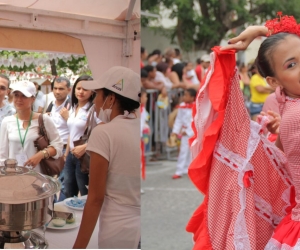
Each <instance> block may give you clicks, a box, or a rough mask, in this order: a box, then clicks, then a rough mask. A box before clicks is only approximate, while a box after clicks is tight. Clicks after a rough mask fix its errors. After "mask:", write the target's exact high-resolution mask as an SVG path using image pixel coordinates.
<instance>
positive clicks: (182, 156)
mask: <svg viewBox="0 0 300 250" xmlns="http://www.w3.org/2000/svg"><path fill="white" fill-rule="evenodd" d="M190 163H191V151H190V146H189V137H188V136H187V135H184V136H182V137H181V143H180V152H179V155H178V159H177V169H176V173H175V174H176V175H180V176H181V175H183V174H187V172H188V167H189V165H190Z"/></svg>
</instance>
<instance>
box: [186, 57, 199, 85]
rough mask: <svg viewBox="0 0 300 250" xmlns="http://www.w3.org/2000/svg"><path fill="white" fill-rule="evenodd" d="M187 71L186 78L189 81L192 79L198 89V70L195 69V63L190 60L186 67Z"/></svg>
mask: <svg viewBox="0 0 300 250" xmlns="http://www.w3.org/2000/svg"><path fill="white" fill-rule="evenodd" d="M185 71H186V78H187V80H188V81H190V82H191V83H192V84H193V85H196V86H194V87H196V88H197V89H198V87H199V84H200V82H199V80H198V77H197V75H196V72H195V70H194V65H193V63H192V62H188V63H187V65H186V67H185Z"/></svg>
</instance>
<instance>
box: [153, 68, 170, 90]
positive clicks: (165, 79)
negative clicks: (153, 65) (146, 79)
mask: <svg viewBox="0 0 300 250" xmlns="http://www.w3.org/2000/svg"><path fill="white" fill-rule="evenodd" d="M154 81H155V82H162V83H163V84H164V86H165V87H166V89H167V90H170V89H172V86H173V83H172V82H171V80H170V79H169V78H168V77H166V76H165V75H164V74H163V73H162V72H160V71H156V75H155V78H154Z"/></svg>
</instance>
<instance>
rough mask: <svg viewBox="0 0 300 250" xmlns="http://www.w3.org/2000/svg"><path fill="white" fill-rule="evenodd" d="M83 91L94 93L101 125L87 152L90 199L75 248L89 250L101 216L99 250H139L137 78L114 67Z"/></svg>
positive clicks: (132, 72)
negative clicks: (88, 247)
mask: <svg viewBox="0 0 300 250" xmlns="http://www.w3.org/2000/svg"><path fill="white" fill-rule="evenodd" d="M82 86H83V87H84V88H86V89H92V90H95V91H96V97H95V100H94V103H95V112H96V113H97V115H98V117H99V118H100V119H101V120H102V121H103V122H105V124H100V125H98V126H96V127H95V128H94V129H93V131H92V133H91V136H90V139H89V141H88V146H87V148H86V150H87V152H89V154H90V156H91V159H90V184H89V195H88V196H87V201H86V204H85V208H84V211H83V216H82V221H81V225H80V229H79V232H78V235H77V239H76V241H75V244H74V246H73V248H79V249H84V248H86V247H87V245H88V242H89V240H90V237H91V235H92V233H93V230H94V228H95V225H96V222H97V219H98V217H99V236H98V246H99V248H101V249H137V248H139V247H138V246H139V240H140V236H141V194H140V164H141V158H140V119H139V118H137V115H136V114H135V112H136V109H138V108H139V106H140V103H139V101H140V92H141V87H140V76H139V74H137V73H135V72H134V71H132V70H131V69H128V68H125V67H121V66H115V67H112V68H110V69H109V70H108V71H106V72H105V73H103V75H102V76H101V77H100V78H99V79H97V80H95V81H92V82H90V81H88V82H84V83H82ZM100 211H101V212H100ZM99 214H100V216H99Z"/></svg>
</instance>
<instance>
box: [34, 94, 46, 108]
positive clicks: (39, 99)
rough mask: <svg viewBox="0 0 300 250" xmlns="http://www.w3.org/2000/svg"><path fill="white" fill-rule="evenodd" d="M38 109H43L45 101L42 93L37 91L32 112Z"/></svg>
mask: <svg viewBox="0 0 300 250" xmlns="http://www.w3.org/2000/svg"><path fill="white" fill-rule="evenodd" d="M39 107H41V108H43V109H44V107H45V100H44V93H43V92H42V91H38V93H37V95H36V96H35V101H34V103H33V112H37V111H38V110H39Z"/></svg>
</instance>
